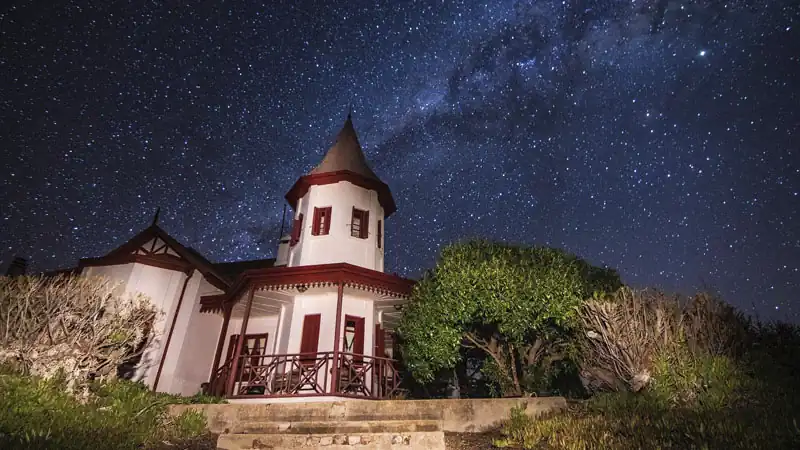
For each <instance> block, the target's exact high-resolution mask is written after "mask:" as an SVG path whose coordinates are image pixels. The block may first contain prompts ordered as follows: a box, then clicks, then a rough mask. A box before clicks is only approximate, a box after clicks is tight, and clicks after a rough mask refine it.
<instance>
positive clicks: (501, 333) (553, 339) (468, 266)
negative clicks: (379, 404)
mask: <svg viewBox="0 0 800 450" xmlns="http://www.w3.org/2000/svg"><path fill="white" fill-rule="evenodd" d="M620 284H621V283H620V279H619V275H618V274H617V273H616V271H614V270H612V269H607V268H601V267H595V266H592V265H590V264H589V263H587V262H586V261H583V260H581V259H579V258H577V257H576V256H574V255H571V254H569V253H566V252H564V251H561V250H558V249H552V248H546V247H521V246H514V245H507V244H502V243H495V242H489V241H483V240H476V241H470V242H463V243H457V244H453V245H450V246H448V247H446V248H444V249H443V250H442V253H441V255H440V258H439V261H438V263H437V265H436V267H435V268H434V269H433V270H431V271H429V272H428V273H426V274H425V275H424V276H423V278H422V280H420V282H419V283H417V284H416V286H415V287H414V290H413V292H412V299H411V301H410V302H409V304H407V305H406V307H405V308H404V310H403V317H402V320H401V322H400V324H399V326H398V334H399V336H400V342H401V353H402V356H403V360H404V362H405V364H406V366H407V367H408V369H409V370H410V371H411V373H412V374H413V376H414V378H415V379H417V380H418V381H420V382H422V383H427V382H430V381H432V380H433V379H434V378H435V376H436V374H437V373H439V372H440V371H442V370H449V369H452V368H453V367H455V365H456V363H457V362H458V361H459V360H460V358H461V349H462V348H464V347H467V348H475V349H478V350H480V351H482V352H483V353H484V354H485V355H486V358H487V359H486V361H487V364H486V365H485V366H484V370H483V372H484V375H486V376H487V377H488V378H489V379H490V380H491V381H492V382H493V383H495V384H497V385H498V386H499V387H500V391H501V393H502V395H504V396H514V395H521V394H523V391H525V390H526V389H525V388H524V386H525V382H524V380H522V379H521V377H523V376H524V375H525V372H526V371H525V370H524V369H525V368H526V367H529V366H535V365H537V364H543V363H544V364H550V363H552V362H553V361H556V360H558V359H559V358H563V357H564V356H565V355H564V352H565V351H566V350H567V349H566V348H565V345H566V341H565V340H564V339H562V338H561V337H563V336H564V334H565V333H567V332H569V330H571V329H573V328H574V327H575V325H576V324H577V319H578V307H579V305H580V304H581V303H582V302H583V301H584V300H585V299H587V298H588V297H591V296H592V294H593V292H595V291H604V292H605V291H611V290H615V289H617V288H618V287H619V286H620Z"/></svg>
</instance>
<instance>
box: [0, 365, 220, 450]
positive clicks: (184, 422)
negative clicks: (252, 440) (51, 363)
mask: <svg viewBox="0 0 800 450" xmlns="http://www.w3.org/2000/svg"><path fill="white" fill-rule="evenodd" d="M64 378H65V377H63V376H61V377H58V376H56V377H53V378H51V379H48V380H45V379H41V378H36V377H30V376H25V375H20V374H17V373H12V372H10V371H8V370H4V371H2V372H0V392H2V393H3V395H2V396H0V448H3V449H67V450H68V449H76V450H78V449H81V450H84V449H87V448H98V446H99V447H100V448H103V449H110V450H111V449H113V450H117V449H120V450H122V449H140V448H152V447H153V446H156V445H160V443H162V442H164V441H166V442H171V443H173V444H174V443H177V442H181V441H185V440H187V439H193V438H196V437H198V436H201V435H202V434H203V433H205V429H206V423H205V417H204V416H203V415H202V414H201V413H197V412H194V411H187V412H185V413H183V414H182V415H180V416H179V417H171V416H169V415H168V414H167V405H169V404H170V403H193V402H199V401H201V400H211V401H215V402H216V401H218V400H217V399H214V398H204V397H189V398H181V397H177V396H172V395H167V394H156V393H153V392H151V391H149V390H148V389H147V388H146V387H145V386H144V385H142V384H140V383H133V382H130V381H125V380H114V381H108V382H95V383H92V384H91V385H90V386H89V390H90V395H89V396H88V397H86V398H85V399H83V400H82V401H81V400H79V399H78V398H76V397H75V396H73V395H71V394H69V393H68V392H66V391H65V389H64V387H65V386H64V383H65V382H66V381H65V379H64Z"/></svg>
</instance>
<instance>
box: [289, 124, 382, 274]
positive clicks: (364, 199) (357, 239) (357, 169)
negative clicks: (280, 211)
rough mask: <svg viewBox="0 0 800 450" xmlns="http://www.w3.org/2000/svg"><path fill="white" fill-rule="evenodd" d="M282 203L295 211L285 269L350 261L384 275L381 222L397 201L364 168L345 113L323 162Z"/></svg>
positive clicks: (354, 132) (293, 188)
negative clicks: (334, 140)
mask: <svg viewBox="0 0 800 450" xmlns="http://www.w3.org/2000/svg"><path fill="white" fill-rule="evenodd" d="M286 200H287V201H288V202H289V204H290V205H291V206H292V208H293V209H294V220H293V222H292V232H291V236H290V239H289V251H288V255H287V256H288V258H287V261H286V263H287V266H288V267H296V266H309V265H317V264H333V263H349V264H353V265H356V266H360V267H363V268H366V269H371V270H376V271H379V272H383V264H384V221H385V220H386V218H387V217H389V216H390V215H391V214H392V213H394V211H395V209H396V207H395V202H394V198H392V193H391V191H390V190H389V186H387V185H386V183H384V182H383V181H381V180H380V178H378V176H377V175H375V172H373V171H372V169H371V168H370V167H369V165H368V164H367V160H366V158H365V157H364V152H363V151H362V149H361V144H360V143H359V142H358V135H357V134H356V130H355V128H354V127H353V121H352V117H351V116H350V115H349V114H348V115H347V120H346V121H345V123H344V126H343V127H342V129H341V131H339V134H338V136H337V137H336V142H335V143H334V144H333V146H332V147H331V148H330V149H329V150H328V152H327V153H326V154H325V157H324V158H323V159H322V162H321V163H319V165H318V166H317V167H315V168H314V169H313V170H311V172H309V173H308V174H307V175H304V176H302V177H300V179H299V180H297V182H296V183H295V184H294V186H292V188H291V189H290V190H289V192H288V193H287V194H286Z"/></svg>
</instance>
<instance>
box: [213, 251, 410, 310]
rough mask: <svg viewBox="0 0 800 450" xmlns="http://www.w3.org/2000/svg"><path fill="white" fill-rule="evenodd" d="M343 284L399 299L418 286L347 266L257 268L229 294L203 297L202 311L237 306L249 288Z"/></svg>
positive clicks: (338, 264) (398, 277)
mask: <svg viewBox="0 0 800 450" xmlns="http://www.w3.org/2000/svg"><path fill="white" fill-rule="evenodd" d="M339 283H343V284H344V285H345V286H350V287H354V288H357V289H363V290H367V291H371V292H375V293H379V294H383V295H390V296H392V297H397V298H405V297H408V296H409V295H410V294H411V289H412V288H413V286H414V284H415V282H414V280H410V279H407V278H403V277H400V276H397V275H390V274H386V273H383V272H378V271H375V270H369V269H365V268H363V267H359V266H355V265H352V264H347V263H337V264H318V265H311V266H298V267H272V268H266V269H253V270H246V271H244V272H243V273H242V274H241V275H240V276H239V277H238V278H237V280H236V282H235V283H234V284H233V285H232V286H231V288H230V289H228V290H227V292H226V293H224V294H219V295H209V296H205V297H202V298H201V299H200V312H218V311H222V310H223V309H224V308H225V307H226V306H227V307H233V305H234V304H236V303H237V302H238V300H239V298H240V297H241V295H242V294H243V293H244V292H245V291H246V290H247V289H249V288H254V289H267V290H294V289H305V288H309V287H319V286H332V285H336V284H339Z"/></svg>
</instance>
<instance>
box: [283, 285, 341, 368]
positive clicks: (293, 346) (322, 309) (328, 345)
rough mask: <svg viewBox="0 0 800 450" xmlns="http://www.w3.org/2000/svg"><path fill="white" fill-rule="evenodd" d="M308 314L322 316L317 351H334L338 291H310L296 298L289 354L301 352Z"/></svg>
mask: <svg viewBox="0 0 800 450" xmlns="http://www.w3.org/2000/svg"><path fill="white" fill-rule="evenodd" d="M308 314H320V315H321V317H320V322H319V346H318V347H317V351H320V352H331V351H333V334H334V332H335V326H336V290H335V288H334V290H331V288H327V289H309V290H308V291H306V292H304V293H303V294H299V295H298V296H296V297H295V298H294V308H293V311H292V320H291V326H290V330H289V342H288V345H287V353H291V354H295V353H299V352H300V341H301V339H302V336H303V319H304V318H305V316H306V315H308Z"/></svg>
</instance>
